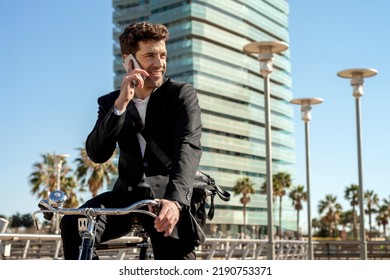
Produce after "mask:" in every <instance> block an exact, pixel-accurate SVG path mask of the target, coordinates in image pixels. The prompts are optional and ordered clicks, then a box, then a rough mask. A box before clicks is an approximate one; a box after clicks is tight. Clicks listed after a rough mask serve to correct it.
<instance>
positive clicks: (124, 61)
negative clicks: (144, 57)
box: [122, 54, 142, 72]
mask: <svg viewBox="0 0 390 280" xmlns="http://www.w3.org/2000/svg"><path fill="white" fill-rule="evenodd" d="M130 60H132V61H133V67H134V68H139V69H142V67H141V66H140V65H139V63H138V61H137V59H135V57H134V55H132V54H129V55H128V56H127V57H126V59H125V60H123V61H122V65H123V68H125V70H126V72H129V61H130Z"/></svg>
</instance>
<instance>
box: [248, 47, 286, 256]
mask: <svg viewBox="0 0 390 280" xmlns="http://www.w3.org/2000/svg"><path fill="white" fill-rule="evenodd" d="M286 49H288V44H286V43H285V42H267V41H266V42H253V43H250V44H247V45H245V46H244V52H246V53H257V54H259V56H258V60H259V61H260V73H261V74H262V75H263V78H264V112H265V119H264V125H265V148H266V186H267V207H268V211H267V215H268V216H267V219H268V224H267V233H268V250H267V252H268V259H270V260H273V259H274V258H275V242H274V236H273V227H274V225H273V217H272V215H273V213H272V209H273V205H272V204H273V201H272V200H273V194H272V192H273V190H272V188H273V187H272V153H271V145H272V144H271V143H272V142H271V122H270V119H271V109H270V90H269V75H270V74H271V72H272V70H273V60H274V58H273V54H274V53H280V52H282V51H284V50H286Z"/></svg>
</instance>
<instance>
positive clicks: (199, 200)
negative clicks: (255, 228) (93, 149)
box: [128, 101, 230, 246]
mask: <svg viewBox="0 0 390 280" xmlns="http://www.w3.org/2000/svg"><path fill="white" fill-rule="evenodd" d="M129 105H130V106H129V110H128V112H129V113H130V115H131V117H132V120H133V124H134V127H135V129H136V130H137V132H139V133H141V135H142V136H143V138H144V139H145V141H146V142H147V143H148V144H149V146H150V148H151V149H152V151H153V152H154V153H155V155H156V156H157V157H158V158H159V159H160V161H161V162H162V163H163V164H164V165H165V166H166V167H167V169H168V170H170V169H171V166H172V162H171V160H170V159H169V158H168V157H167V155H166V154H165V153H164V151H162V150H161V149H160V147H159V146H158V145H157V144H156V143H155V142H154V140H153V139H152V138H151V137H150V136H149V134H148V133H147V131H146V129H145V126H144V123H143V122H142V120H141V118H140V116H139V113H138V110H137V108H136V107H135V105H134V102H133V101H130V104H129ZM215 195H218V197H220V198H221V199H222V200H224V201H229V200H230V193H228V192H227V191H225V190H223V189H222V188H221V187H219V186H217V185H216V184H215V180H214V178H212V177H211V176H210V175H208V174H206V173H204V172H201V171H197V172H196V175H195V180H194V189H193V193H192V198H191V204H190V213H189V215H190V217H191V226H192V229H193V232H194V234H195V236H194V240H195V246H199V245H201V244H202V243H203V242H204V241H205V238H206V235H205V233H204V228H205V225H206V220H207V219H209V220H212V219H213V217H214V211H215V209H214V197H215ZM207 197H210V205H208V204H207V202H206V201H207ZM207 206H208V207H209V211H208V213H207V214H206V208H207Z"/></svg>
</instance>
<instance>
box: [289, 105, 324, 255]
mask: <svg viewBox="0 0 390 280" xmlns="http://www.w3.org/2000/svg"><path fill="white" fill-rule="evenodd" d="M322 102H324V101H323V100H322V99H321V98H296V99H293V100H291V101H290V103H292V104H298V105H301V113H302V114H301V118H302V120H303V121H304V123H305V143H306V144H305V146H306V188H307V191H306V192H307V235H308V237H309V246H308V248H309V250H308V259H309V260H313V259H314V253H313V241H312V233H311V229H312V223H311V205H310V202H311V200H310V141H309V122H310V120H311V105H314V104H320V103H322Z"/></svg>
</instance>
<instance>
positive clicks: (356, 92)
mask: <svg viewBox="0 0 390 280" xmlns="http://www.w3.org/2000/svg"><path fill="white" fill-rule="evenodd" d="M376 74H378V71H377V70H375V69H363V68H355V69H347V70H343V71H340V72H338V73H337V76H339V77H341V78H348V79H351V86H352V88H353V94H352V95H353V97H355V101H356V130H357V153H358V172H359V193H358V195H359V211H360V257H361V259H363V260H366V259H367V241H366V233H365V229H364V205H363V204H364V203H363V171H362V170H363V167H362V166H363V164H362V147H361V138H362V133H361V128H360V123H361V116H360V97H362V96H363V78H368V77H372V76H375V75H376Z"/></svg>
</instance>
